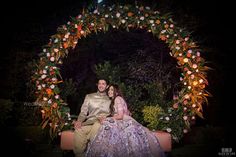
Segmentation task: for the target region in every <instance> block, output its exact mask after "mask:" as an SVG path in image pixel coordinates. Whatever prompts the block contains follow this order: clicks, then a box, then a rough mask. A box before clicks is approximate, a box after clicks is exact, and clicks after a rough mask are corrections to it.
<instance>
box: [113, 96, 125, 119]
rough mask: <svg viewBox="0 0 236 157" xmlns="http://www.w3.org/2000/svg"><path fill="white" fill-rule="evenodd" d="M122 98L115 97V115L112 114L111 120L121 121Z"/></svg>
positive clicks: (122, 114) (122, 111)
mask: <svg viewBox="0 0 236 157" xmlns="http://www.w3.org/2000/svg"><path fill="white" fill-rule="evenodd" d="M122 100H123V98H122V97H116V98H115V102H114V103H115V104H114V107H115V109H116V111H117V113H116V114H114V116H113V118H114V119H117V120H122V119H123V117H124V101H122Z"/></svg>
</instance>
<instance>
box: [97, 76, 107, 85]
mask: <svg viewBox="0 0 236 157" xmlns="http://www.w3.org/2000/svg"><path fill="white" fill-rule="evenodd" d="M99 80H104V81H106V83H107V85H109V81H108V79H106V78H104V77H99V78H98V79H97V83H98V81H99Z"/></svg>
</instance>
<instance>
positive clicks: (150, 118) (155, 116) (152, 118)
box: [142, 105, 164, 130]
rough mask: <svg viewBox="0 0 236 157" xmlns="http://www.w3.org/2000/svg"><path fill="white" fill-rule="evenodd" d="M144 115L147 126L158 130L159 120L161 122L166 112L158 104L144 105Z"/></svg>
mask: <svg viewBox="0 0 236 157" xmlns="http://www.w3.org/2000/svg"><path fill="white" fill-rule="evenodd" d="M142 112H143V115H144V121H145V122H147V123H148V124H147V127H148V128H149V129H151V130H157V129H159V128H158V125H159V122H160V120H159V119H160V117H161V116H162V114H163V113H164V111H163V109H162V108H161V107H159V106H158V105H156V106H144V108H143V110H142Z"/></svg>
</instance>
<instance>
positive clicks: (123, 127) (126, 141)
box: [85, 115, 165, 157]
mask: <svg viewBox="0 0 236 157" xmlns="http://www.w3.org/2000/svg"><path fill="white" fill-rule="evenodd" d="M85 156H86V157H164V156H165V154H164V152H163V150H162V149H161V147H160V143H159V141H158V139H157V138H156V136H155V134H154V133H153V132H151V131H149V130H148V129H147V128H146V127H144V126H143V125H141V124H140V123H138V122H137V121H136V120H135V119H133V118H132V117H130V116H128V115H124V118H123V120H114V119H113V118H111V117H109V118H106V120H105V121H104V122H103V124H102V126H101V128H100V130H99V131H98V133H97V135H96V136H95V137H94V139H93V140H92V141H90V143H89V145H88V148H87V151H86V154H85Z"/></svg>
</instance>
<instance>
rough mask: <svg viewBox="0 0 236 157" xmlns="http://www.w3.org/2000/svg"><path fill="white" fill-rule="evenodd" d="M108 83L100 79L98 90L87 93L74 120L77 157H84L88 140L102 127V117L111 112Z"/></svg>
mask: <svg viewBox="0 0 236 157" xmlns="http://www.w3.org/2000/svg"><path fill="white" fill-rule="evenodd" d="M107 87H108V83H107V81H106V80H105V79H99V80H98V84H97V88H98V90H97V92H96V93H91V94H87V95H86V96H85V99H84V103H83V104H82V106H81V111H80V114H79V116H78V119H77V121H76V122H74V128H75V133H74V136H75V137H74V153H75V156H76V157H83V156H84V155H85V154H84V153H85V150H86V147H87V144H88V142H89V141H90V140H91V139H92V138H93V137H94V136H95V135H96V133H97V131H98V129H99V128H100V126H101V124H100V119H102V118H104V117H106V116H108V115H109V114H110V103H111V101H110V99H109V97H108V96H107V94H106V89H107Z"/></svg>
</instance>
